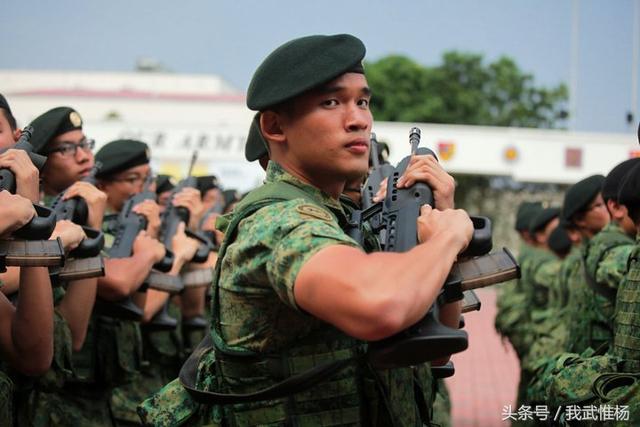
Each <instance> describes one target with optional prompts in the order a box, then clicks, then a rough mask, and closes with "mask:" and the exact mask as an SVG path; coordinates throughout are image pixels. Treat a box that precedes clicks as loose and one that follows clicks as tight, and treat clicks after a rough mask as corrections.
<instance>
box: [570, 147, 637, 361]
mask: <svg viewBox="0 0 640 427" xmlns="http://www.w3.org/2000/svg"><path fill="white" fill-rule="evenodd" d="M637 164H640V159H629V160H626V161H624V162H622V163H620V164H618V165H617V166H616V167H614V168H613V169H612V170H611V172H609V174H608V175H607V177H606V178H605V180H604V182H603V185H602V199H603V201H604V203H605V205H606V208H607V211H608V212H609V215H610V217H611V221H610V222H609V223H608V224H607V225H605V226H604V227H603V229H602V230H601V231H600V232H598V233H597V234H595V235H594V236H593V237H592V238H591V239H589V240H588V241H586V242H585V244H584V246H583V252H582V257H583V261H584V266H585V269H584V273H585V280H586V284H587V285H588V287H589V289H590V291H591V292H593V301H594V303H595V304H597V307H598V309H597V312H598V313H599V314H600V316H601V318H602V319H604V323H605V324H606V325H608V327H607V328H606V329H605V330H604V331H602V335H600V336H598V337H597V338H594V340H596V341H594V342H593V345H592V346H593V348H594V349H595V348H596V347H598V346H600V345H603V346H607V347H610V346H611V344H612V343H611V339H612V337H613V336H612V326H613V325H612V323H611V319H612V317H613V314H614V308H615V299H616V292H617V289H618V285H619V284H620V282H621V281H622V279H623V278H624V276H625V274H626V272H627V264H628V260H629V255H630V254H631V251H632V250H633V247H634V246H635V244H634V243H635V242H634V237H635V234H636V233H635V232H636V230H635V226H634V224H633V221H632V220H631V218H630V217H629V215H628V209H627V207H626V206H625V205H622V204H620V202H619V201H618V190H619V189H620V184H621V183H622V179H623V178H624V177H625V175H626V174H627V173H628V172H629V171H630V170H631V168H633V167H634V166H635V165H637Z"/></svg>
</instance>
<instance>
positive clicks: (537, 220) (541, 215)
mask: <svg viewBox="0 0 640 427" xmlns="http://www.w3.org/2000/svg"><path fill="white" fill-rule="evenodd" d="M559 215H560V208H546V209H542V210H541V211H538V213H536V214H535V215H534V216H533V218H531V222H530V223H529V232H530V233H535V232H537V231H540V230H542V229H543V228H544V227H545V226H546V225H547V224H549V222H550V221H551V220H552V219H554V218H557V217H558V216H559Z"/></svg>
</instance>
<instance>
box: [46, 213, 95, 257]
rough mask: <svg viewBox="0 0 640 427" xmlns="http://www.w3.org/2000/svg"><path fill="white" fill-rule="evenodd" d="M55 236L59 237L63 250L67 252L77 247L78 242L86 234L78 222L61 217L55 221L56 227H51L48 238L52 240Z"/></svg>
mask: <svg viewBox="0 0 640 427" xmlns="http://www.w3.org/2000/svg"><path fill="white" fill-rule="evenodd" d="M56 237H60V240H62V246H64V249H65V251H67V252H68V251H70V250H72V249H75V248H77V247H78V245H79V244H80V242H82V240H83V239H84V238H86V237H87V236H86V234H84V230H83V229H82V227H80V226H79V225H78V224H74V223H73V222H71V221H68V220H66V219H63V220H61V221H58V222H56V228H54V229H53V233H51V237H49V239H50V240H54V239H55V238H56Z"/></svg>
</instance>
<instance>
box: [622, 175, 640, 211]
mask: <svg viewBox="0 0 640 427" xmlns="http://www.w3.org/2000/svg"><path fill="white" fill-rule="evenodd" d="M618 202H619V203H621V204H623V205H625V206H640V165H635V166H634V167H633V168H632V169H631V170H630V171H629V172H628V173H627V175H626V176H625V177H624V179H623V180H622V184H620V191H619V192H618Z"/></svg>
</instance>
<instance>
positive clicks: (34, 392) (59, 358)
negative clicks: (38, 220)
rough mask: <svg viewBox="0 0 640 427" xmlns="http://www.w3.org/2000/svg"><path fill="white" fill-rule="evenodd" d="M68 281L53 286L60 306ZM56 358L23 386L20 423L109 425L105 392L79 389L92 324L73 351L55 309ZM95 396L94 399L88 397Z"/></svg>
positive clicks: (49, 198)
mask: <svg viewBox="0 0 640 427" xmlns="http://www.w3.org/2000/svg"><path fill="white" fill-rule="evenodd" d="M54 199H55V197H53V196H45V197H44V199H43V203H44V204H45V205H46V206H50V205H51V203H52V202H53V200H54ZM65 286H66V284H60V285H59V286H55V287H54V289H53V301H54V305H55V306H57V305H58V304H59V303H60V301H61V300H62V299H63V297H64V295H65ZM53 333H54V341H53V350H54V355H53V360H52V364H51V367H50V368H49V370H48V371H47V372H46V373H45V374H44V375H43V376H41V377H38V378H37V379H35V380H29V381H26V382H25V385H23V386H22V387H21V388H22V390H21V393H20V398H19V401H18V405H17V406H18V408H17V412H18V414H17V424H18V425H24V426H52V425H53V426H56V425H59V426H63V425H76V426H101V425H106V426H110V425H111V421H110V417H109V408H108V406H107V404H106V402H104V397H105V395H104V394H102V393H100V392H98V391H94V390H89V389H87V390H86V391H85V390H83V387H80V388H78V385H79V384H82V383H83V382H84V381H85V379H86V376H87V375H88V372H89V371H88V370H87V362H88V361H87V360H85V359H84V358H83V357H82V352H85V353H84V354H87V352H88V353H89V354H93V353H91V349H92V348H93V346H92V342H93V334H92V329H91V325H90V326H89V329H88V331H87V337H86V339H85V343H84V345H83V349H82V351H81V352H80V353H74V352H73V347H72V338H71V331H70V329H69V325H68V324H67V322H66V320H65V319H64V318H63V317H62V315H61V314H60V313H59V312H58V311H57V310H55V311H54V332H53ZM89 396H93V397H94V398H93V399H88V397H89Z"/></svg>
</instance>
